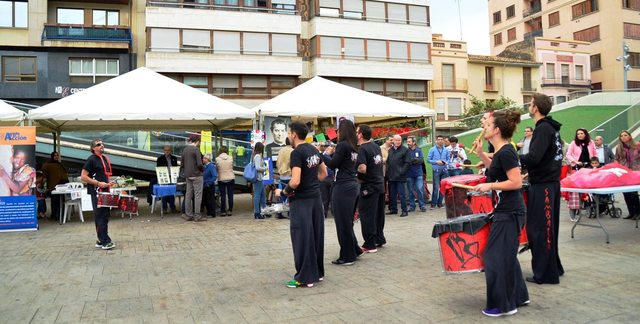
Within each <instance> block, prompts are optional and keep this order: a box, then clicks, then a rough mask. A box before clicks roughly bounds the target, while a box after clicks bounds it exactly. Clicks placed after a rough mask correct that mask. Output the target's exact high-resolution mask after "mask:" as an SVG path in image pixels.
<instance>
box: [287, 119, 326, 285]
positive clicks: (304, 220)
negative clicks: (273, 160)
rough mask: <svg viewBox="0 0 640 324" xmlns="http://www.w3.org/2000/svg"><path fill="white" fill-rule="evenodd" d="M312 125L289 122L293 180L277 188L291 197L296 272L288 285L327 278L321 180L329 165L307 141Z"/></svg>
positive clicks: (292, 243) (290, 214)
mask: <svg viewBox="0 0 640 324" xmlns="http://www.w3.org/2000/svg"><path fill="white" fill-rule="evenodd" d="M308 132H309V129H308V128H307V126H306V125H305V124H303V123H300V122H294V123H291V124H290V125H289V134H288V136H289V142H290V143H291V146H292V147H293V148H294V150H293V152H291V163H290V165H291V180H290V181H289V184H287V186H286V187H285V188H284V189H282V190H280V189H278V190H276V195H278V196H279V195H286V196H288V197H289V219H290V225H289V231H290V232H291V245H292V247H293V259H294V263H295V267H296V274H295V276H294V277H293V280H291V281H289V282H288V283H287V287H291V288H295V287H313V284H314V283H316V282H318V281H321V280H322V279H323V278H324V214H323V212H322V199H321V198H320V181H322V180H324V178H325V177H326V176H327V168H326V167H325V165H324V163H323V162H322V158H320V156H319V154H318V150H317V149H316V148H315V147H313V146H312V145H311V144H309V143H306V142H305V138H306V137H307V133H308Z"/></svg>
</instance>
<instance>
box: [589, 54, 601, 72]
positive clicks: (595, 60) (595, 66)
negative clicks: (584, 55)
mask: <svg viewBox="0 0 640 324" xmlns="http://www.w3.org/2000/svg"><path fill="white" fill-rule="evenodd" d="M600 69H602V65H601V61H600V54H595V55H591V71H596V70H600Z"/></svg>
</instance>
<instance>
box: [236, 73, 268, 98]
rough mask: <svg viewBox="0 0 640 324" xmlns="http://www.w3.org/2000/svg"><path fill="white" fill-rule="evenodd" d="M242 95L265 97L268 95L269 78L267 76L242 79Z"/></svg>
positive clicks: (244, 77)
mask: <svg viewBox="0 0 640 324" xmlns="http://www.w3.org/2000/svg"><path fill="white" fill-rule="evenodd" d="M242 94H243V95H265V94H267V77H266V76H246V75H245V76H243V77H242Z"/></svg>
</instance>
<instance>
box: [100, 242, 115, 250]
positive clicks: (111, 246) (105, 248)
mask: <svg viewBox="0 0 640 324" xmlns="http://www.w3.org/2000/svg"><path fill="white" fill-rule="evenodd" d="M114 247H116V245H115V244H114V243H113V242H109V243H107V244H105V245H103V246H102V247H101V248H102V249H103V250H111V249H113V248H114Z"/></svg>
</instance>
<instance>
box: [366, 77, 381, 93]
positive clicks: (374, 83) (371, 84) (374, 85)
mask: <svg viewBox="0 0 640 324" xmlns="http://www.w3.org/2000/svg"><path fill="white" fill-rule="evenodd" d="M383 89H384V84H383V83H382V80H372V79H365V80H364V91H368V92H371V93H375V94H379V95H383V94H384V90H383Z"/></svg>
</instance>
